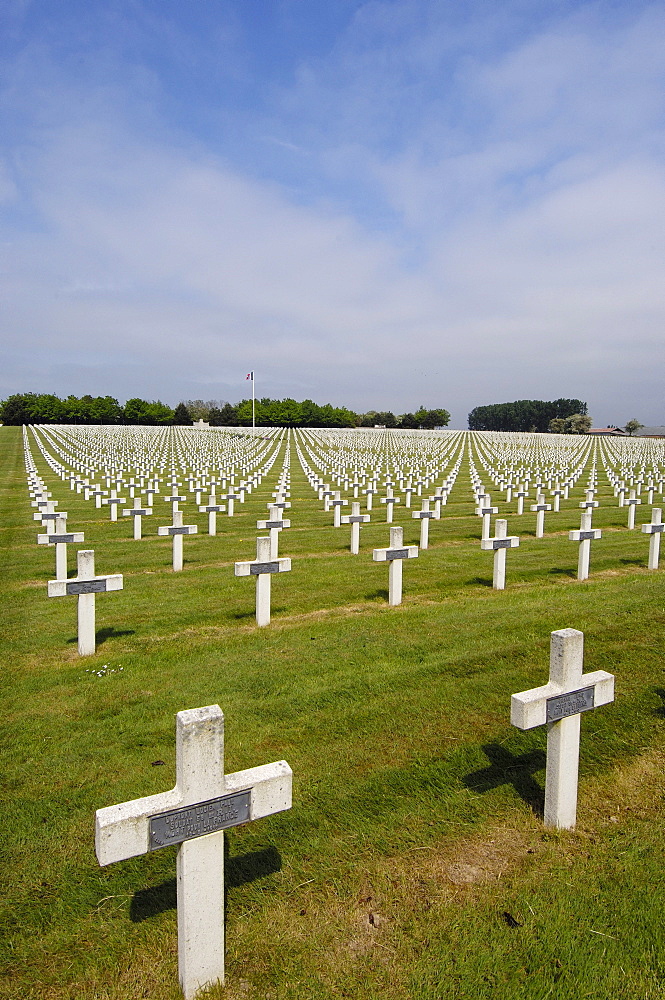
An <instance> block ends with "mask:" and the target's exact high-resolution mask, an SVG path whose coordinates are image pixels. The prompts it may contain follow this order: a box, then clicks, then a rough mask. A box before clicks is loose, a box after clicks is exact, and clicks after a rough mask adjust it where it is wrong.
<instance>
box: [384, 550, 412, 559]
mask: <svg viewBox="0 0 665 1000" xmlns="http://www.w3.org/2000/svg"><path fill="white" fill-rule="evenodd" d="M408 558H409V550H408V549H388V551H387V552H386V559H408Z"/></svg>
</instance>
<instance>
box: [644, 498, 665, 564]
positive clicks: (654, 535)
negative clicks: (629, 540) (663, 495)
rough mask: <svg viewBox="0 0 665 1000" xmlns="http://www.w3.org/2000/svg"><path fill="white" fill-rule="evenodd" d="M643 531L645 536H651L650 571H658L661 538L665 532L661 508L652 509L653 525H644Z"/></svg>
mask: <svg viewBox="0 0 665 1000" xmlns="http://www.w3.org/2000/svg"><path fill="white" fill-rule="evenodd" d="M642 531H643V532H644V534H645V535H651V538H650V539H649V569H658V561H659V559H660V536H661V534H662V532H663V531H665V524H663V512H662V509H661V508H660V507H652V509H651V524H643V525H642Z"/></svg>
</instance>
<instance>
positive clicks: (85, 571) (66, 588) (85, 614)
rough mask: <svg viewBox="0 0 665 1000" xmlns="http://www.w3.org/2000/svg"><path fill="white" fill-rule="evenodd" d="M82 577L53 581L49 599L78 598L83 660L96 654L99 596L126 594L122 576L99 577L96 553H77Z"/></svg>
mask: <svg viewBox="0 0 665 1000" xmlns="http://www.w3.org/2000/svg"><path fill="white" fill-rule="evenodd" d="M76 557H77V566H78V576H77V577H74V578H73V579H72V580H49V582H48V596H49V597H67V596H68V595H71V594H76V595H77V596H78V650H79V656H93V654H94V652H95V594H105V593H107V592H108V591H109V590H122V574H120V573H114V574H113V575H111V576H95V552H94V549H79V551H78V552H77V553H76Z"/></svg>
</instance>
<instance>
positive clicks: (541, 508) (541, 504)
mask: <svg viewBox="0 0 665 1000" xmlns="http://www.w3.org/2000/svg"><path fill="white" fill-rule="evenodd" d="M531 510H533V511H535V513H536V538H542V537H543V535H544V533H545V511H546V510H552V504H551V503H545V495H544V494H543V493H538V494H536V502H535V503H532V504H531Z"/></svg>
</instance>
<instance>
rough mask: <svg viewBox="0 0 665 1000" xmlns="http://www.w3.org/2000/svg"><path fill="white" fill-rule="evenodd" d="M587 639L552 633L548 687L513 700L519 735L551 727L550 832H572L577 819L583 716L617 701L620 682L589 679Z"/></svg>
mask: <svg viewBox="0 0 665 1000" xmlns="http://www.w3.org/2000/svg"><path fill="white" fill-rule="evenodd" d="M583 662H584V634H583V633H582V632H578V630H577V629H574V628H564V629H559V630H558V631H556V632H552V633H551V644H550V678H549V682H548V683H547V684H544V685H543V686H542V687H537V688H532V689H531V690H530V691H520V692H519V693H518V694H514V695H513V696H512V698H511V706H510V721H511V722H512V724H513V725H514V726H517V728H518V729H533V728H534V727H535V726H542V725H545V724H547V768H546V777H545V815H544V819H545V826H553V827H558V828H559V829H564V830H572V829H574V827H575V820H576V817H577V781H578V772H579V758H580V712H586V711H588V710H590V709H593V708H598V707H600V706H601V705H607V704H609V703H610V702H612V701H614V676H613V675H612V674H608V673H607V672H606V671H605V670H595V671H594V672H593V673H589V674H583V673H582V670H583Z"/></svg>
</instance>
